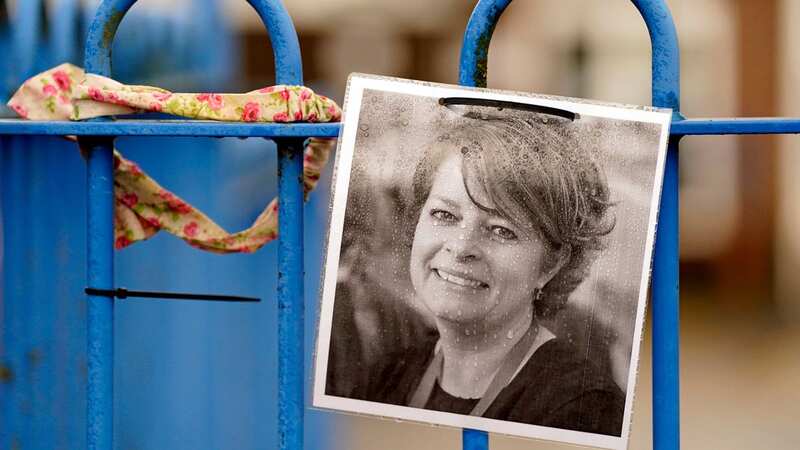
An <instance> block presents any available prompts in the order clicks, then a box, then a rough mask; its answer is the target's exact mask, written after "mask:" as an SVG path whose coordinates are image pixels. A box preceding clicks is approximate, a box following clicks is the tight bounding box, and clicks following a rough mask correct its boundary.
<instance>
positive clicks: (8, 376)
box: [0, 364, 14, 383]
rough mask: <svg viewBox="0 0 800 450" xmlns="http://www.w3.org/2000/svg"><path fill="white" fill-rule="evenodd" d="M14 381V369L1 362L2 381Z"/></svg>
mask: <svg viewBox="0 0 800 450" xmlns="http://www.w3.org/2000/svg"><path fill="white" fill-rule="evenodd" d="M12 381H14V371H13V370H11V367H8V366H7V365H5V364H0V383H11V382H12Z"/></svg>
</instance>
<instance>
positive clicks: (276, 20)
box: [84, 0, 303, 85]
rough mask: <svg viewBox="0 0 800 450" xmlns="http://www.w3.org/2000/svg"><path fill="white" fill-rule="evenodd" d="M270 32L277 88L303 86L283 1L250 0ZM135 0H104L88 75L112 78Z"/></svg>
mask: <svg viewBox="0 0 800 450" xmlns="http://www.w3.org/2000/svg"><path fill="white" fill-rule="evenodd" d="M247 2H248V3H250V5H251V6H252V7H253V8H254V9H255V10H256V12H257V13H258V15H259V17H261V21H262V22H263V23H264V25H265V26H266V28H267V32H268V33H269V37H270V41H271V42H272V52H273V54H274V56H275V82H276V83H277V84H291V85H302V84H303V65H302V61H301V58H300V44H299V42H298V40H297V32H296V31H295V29H294V24H293V23H292V19H291V18H290V17H289V14H288V13H287V12H286V8H284V6H283V3H281V1H280V0H247ZM134 3H136V0H104V1H103V3H101V4H100V6H98V8H97V12H96V14H95V16H94V20H93V21H92V25H91V27H90V28H89V36H88V37H87V39H86V52H85V56H84V65H85V67H86V71H87V72H89V73H94V74H98V75H103V76H111V46H112V43H113V42H114V36H115V35H116V33H117V28H118V27H119V24H120V22H122V18H123V17H125V13H127V12H128V10H129V9H130V8H131V6H133V4H134Z"/></svg>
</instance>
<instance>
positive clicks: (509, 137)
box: [408, 113, 614, 318]
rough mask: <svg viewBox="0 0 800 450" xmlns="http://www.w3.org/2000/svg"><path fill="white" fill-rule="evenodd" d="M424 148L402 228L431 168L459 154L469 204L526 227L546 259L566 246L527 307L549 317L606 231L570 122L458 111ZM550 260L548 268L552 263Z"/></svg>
mask: <svg viewBox="0 0 800 450" xmlns="http://www.w3.org/2000/svg"><path fill="white" fill-rule="evenodd" d="M444 129H445V132H443V133H442V134H440V135H439V136H438V137H437V138H436V140H435V141H433V142H431V143H430V144H429V145H428V146H426V148H425V150H424V152H425V154H424V156H423V158H422V159H421V160H420V162H419V163H418V164H417V167H416V170H415V172H414V178H413V183H412V192H411V199H412V201H411V205H410V208H409V216H408V217H409V219H410V220H412V221H413V224H409V226H411V228H410V230H412V232H413V229H414V228H413V227H414V226H415V225H416V222H417V221H418V220H419V214H420V211H421V209H422V207H423V205H424V204H425V201H426V200H427V198H428V194H429V193H430V190H431V186H432V184H433V177H434V174H435V173H436V170H437V169H438V166H439V165H440V164H441V162H443V161H444V160H445V159H446V158H447V157H448V156H450V155H452V154H453V152H459V153H460V154H461V155H462V173H463V177H464V180H463V183H464V187H465V188H466V190H467V193H468V194H469V195H470V198H471V199H472V200H473V201H474V202H475V203H476V205H477V206H478V207H481V208H483V209H488V208H486V207H485V206H484V205H480V204H479V203H478V202H476V201H475V198H476V196H475V195H473V194H475V193H476V189H478V190H480V191H481V195H480V198H487V199H488V201H490V202H491V203H492V206H493V208H491V209H492V210H494V211H495V212H496V213H498V214H500V215H501V216H503V217H504V218H506V219H507V220H510V221H511V222H512V223H515V224H518V225H520V226H523V227H527V226H532V227H533V228H534V229H535V230H536V231H537V232H538V233H539V234H540V235H541V237H542V238H543V239H544V241H545V242H546V244H547V245H548V246H549V247H550V249H551V250H553V251H552V252H551V255H556V254H559V252H558V250H560V249H562V248H563V246H565V245H567V246H569V247H568V250H569V252H564V253H562V254H564V255H568V260H567V261H566V262H565V263H564V265H563V266H562V268H561V269H560V270H559V272H558V273H557V274H556V275H555V276H554V277H553V278H552V279H551V280H550V282H548V283H547V284H546V285H545V286H544V288H543V289H542V294H543V295H541V296H540V299H539V300H538V301H537V302H536V303H535V304H534V308H535V312H536V314H537V315H538V316H539V317H543V318H547V317H552V316H553V315H554V314H555V313H556V312H558V311H559V310H560V309H561V308H562V307H563V306H564V305H565V304H566V301H567V298H568V297H569V295H570V294H571V293H572V292H573V291H574V290H575V288H577V287H578V285H579V284H580V283H581V282H582V281H583V280H584V279H585V278H586V276H587V275H588V273H589V268H590V267H591V264H592V263H593V262H594V260H595V259H596V257H597V254H598V251H599V250H601V249H602V248H603V247H604V243H603V239H602V238H603V236H605V235H606V234H608V233H609V232H610V231H611V230H612V229H613V228H614V219H613V217H611V214H609V211H608V210H609V207H610V206H611V202H610V200H609V190H608V183H607V182H606V178H605V174H604V173H603V170H602V168H601V167H600V165H599V164H598V162H597V161H596V160H595V158H594V157H593V155H592V152H591V150H590V149H589V148H586V147H585V146H581V145H579V144H578V141H577V137H576V133H575V124H573V123H572V122H571V121H569V120H566V119H559V118H554V117H552V116H545V115H541V114H534V113H526V114H525V115H524V116H523V115H522V114H516V115H512V114H505V115H503V116H501V117H486V116H476V115H473V114H466V115H465V116H463V117H459V118H457V119H454V122H453V123H451V124H446V125H445V127H444ZM551 263H555V260H553V261H552V262H551Z"/></svg>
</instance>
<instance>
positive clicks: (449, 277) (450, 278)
mask: <svg viewBox="0 0 800 450" xmlns="http://www.w3.org/2000/svg"><path fill="white" fill-rule="evenodd" d="M434 272H436V275H438V276H439V278H441V279H442V280H444V281H447V282H448V283H453V284H456V285H459V286H464V287H468V288H472V289H481V288H487V287H489V285H488V284H486V283H482V282H480V281H477V280H470V279H468V278H462V277H459V276H458V275H453V274H452V273H447V272H445V271H443V270H440V269H434Z"/></svg>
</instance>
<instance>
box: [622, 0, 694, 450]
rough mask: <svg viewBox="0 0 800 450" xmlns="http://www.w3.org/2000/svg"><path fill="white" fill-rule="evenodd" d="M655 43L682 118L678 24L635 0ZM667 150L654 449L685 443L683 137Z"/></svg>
mask: <svg viewBox="0 0 800 450" xmlns="http://www.w3.org/2000/svg"><path fill="white" fill-rule="evenodd" d="M633 4H634V5H635V6H636V7H637V8H638V9H639V13H640V14H641V15H642V18H643V19H644V21H645V23H646V24H647V30H648V32H649V33H650V41H651V46H652V52H653V55H652V59H653V62H652V71H653V73H652V76H653V105H654V106H661V107H665V108H672V110H673V111H674V113H673V121H680V120H681V119H682V117H681V115H680V54H679V49H678V37H677V33H676V32H675V24H674V22H673V21H672V15H671V14H670V12H669V8H667V5H666V4H665V3H664V1H663V0H633ZM679 139H680V137H672V138H671V140H670V143H669V148H668V150H667V162H666V168H665V172H664V185H663V188H662V192H661V209H660V210H659V214H658V216H659V217H658V229H657V233H656V246H655V261H654V265H653V285H652V297H653V306H652V311H653V448H654V449H655V450H678V449H679V448H680V383H679V381H680V378H679V376H680V371H679V362H680V361H679V360H680V348H679V337H680V323H679V322H680V314H679V309H680V308H679V307H680V303H679V295H678V294H679V291H678V258H679V256H680V255H679V248H678V243H679V240H678V239H679V237H678V208H679V205H678V140H679Z"/></svg>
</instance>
